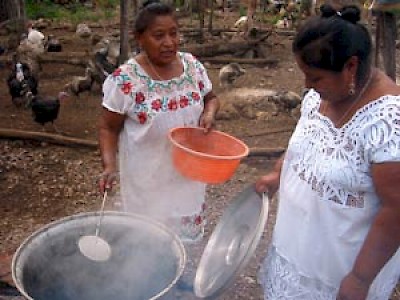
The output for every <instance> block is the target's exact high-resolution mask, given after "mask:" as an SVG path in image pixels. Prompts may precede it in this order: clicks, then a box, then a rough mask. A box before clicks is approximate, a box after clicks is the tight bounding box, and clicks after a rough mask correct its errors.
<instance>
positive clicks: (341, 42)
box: [292, 4, 372, 81]
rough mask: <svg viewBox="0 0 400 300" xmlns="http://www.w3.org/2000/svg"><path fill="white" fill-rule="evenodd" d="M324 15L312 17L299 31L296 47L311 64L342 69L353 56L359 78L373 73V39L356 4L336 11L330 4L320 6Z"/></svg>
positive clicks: (308, 63)
mask: <svg viewBox="0 0 400 300" xmlns="http://www.w3.org/2000/svg"><path fill="white" fill-rule="evenodd" d="M320 10H321V15H320V16H317V17H314V18H312V19H310V20H309V21H308V22H307V23H306V24H305V25H304V26H303V27H302V28H301V29H300V30H299V32H298V33H297V35H296V37H295V39H294V41H293V45H292V50H293V53H295V54H296V55H299V57H300V59H301V60H302V62H304V63H305V64H306V65H307V66H310V67H315V68H319V69H324V70H328V71H333V72H341V71H342V70H343V68H344V65H345V63H346V62H347V61H348V60H349V58H350V57H352V56H357V57H358V60H359V65H358V69H357V74H356V77H357V81H360V80H362V79H364V77H365V76H366V75H367V74H368V73H369V68H370V64H371V52H372V41H371V36H370V34H369V32H368V30H367V29H366V28H365V26H363V25H362V24H359V23H358V22H359V21H360V9H359V8H358V7H357V6H355V5H348V6H345V7H343V8H342V9H341V10H340V11H336V10H334V9H333V8H332V6H330V5H326V4H325V5H322V6H321V7H320Z"/></svg>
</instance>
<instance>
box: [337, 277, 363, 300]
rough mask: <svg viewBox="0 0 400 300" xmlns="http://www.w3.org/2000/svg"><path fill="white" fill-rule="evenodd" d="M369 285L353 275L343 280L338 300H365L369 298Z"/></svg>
mask: <svg viewBox="0 0 400 300" xmlns="http://www.w3.org/2000/svg"><path fill="white" fill-rule="evenodd" d="M368 290H369V284H367V283H366V282H364V281H363V280H362V279H360V278H359V277H357V276H356V275H355V274H353V273H349V274H347V276H346V277H344V278H343V280H342V282H341V284H340V288H339V292H338V294H337V296H336V300H365V299H367V296H368Z"/></svg>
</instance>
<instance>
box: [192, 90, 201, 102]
mask: <svg viewBox="0 0 400 300" xmlns="http://www.w3.org/2000/svg"><path fill="white" fill-rule="evenodd" d="M192 98H193V100H194V101H200V95H199V94H198V93H196V92H193V93H192Z"/></svg>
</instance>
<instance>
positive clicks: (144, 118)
mask: <svg viewBox="0 0 400 300" xmlns="http://www.w3.org/2000/svg"><path fill="white" fill-rule="evenodd" d="M137 116H138V119H139V123H140V124H144V123H146V121H147V113H145V112H143V111H141V112H139V113H138V114H137Z"/></svg>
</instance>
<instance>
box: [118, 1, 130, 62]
mask: <svg viewBox="0 0 400 300" xmlns="http://www.w3.org/2000/svg"><path fill="white" fill-rule="evenodd" d="M120 8H121V10H120V12H121V16H120V18H121V19H120V56H119V63H120V64H122V63H123V62H124V61H126V60H127V59H128V54H129V36H128V32H129V9H128V8H129V5H128V0H121V2H120Z"/></svg>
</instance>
